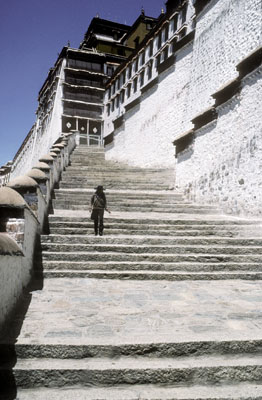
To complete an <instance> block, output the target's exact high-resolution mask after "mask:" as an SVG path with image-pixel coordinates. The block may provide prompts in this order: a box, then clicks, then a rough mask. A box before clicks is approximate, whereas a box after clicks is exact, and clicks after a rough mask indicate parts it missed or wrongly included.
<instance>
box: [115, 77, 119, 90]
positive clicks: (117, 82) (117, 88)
mask: <svg viewBox="0 0 262 400" xmlns="http://www.w3.org/2000/svg"><path fill="white" fill-rule="evenodd" d="M119 88H120V81H119V79H117V81H116V90H119Z"/></svg>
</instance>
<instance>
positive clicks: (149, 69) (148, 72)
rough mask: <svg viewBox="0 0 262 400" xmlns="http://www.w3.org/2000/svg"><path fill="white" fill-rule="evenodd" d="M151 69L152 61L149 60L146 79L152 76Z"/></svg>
mask: <svg viewBox="0 0 262 400" xmlns="http://www.w3.org/2000/svg"><path fill="white" fill-rule="evenodd" d="M152 70H153V63H152V62H150V63H149V64H148V67H147V79H148V80H149V79H151V78H152Z"/></svg>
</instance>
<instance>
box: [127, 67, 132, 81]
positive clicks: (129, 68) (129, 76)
mask: <svg viewBox="0 0 262 400" xmlns="http://www.w3.org/2000/svg"><path fill="white" fill-rule="evenodd" d="M131 76H132V66H131V65H129V67H128V79H130V78H131Z"/></svg>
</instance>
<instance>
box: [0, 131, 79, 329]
mask: <svg viewBox="0 0 262 400" xmlns="http://www.w3.org/2000/svg"><path fill="white" fill-rule="evenodd" d="M75 145H76V133H73V134H70V135H67V136H66V137H63V136H61V137H60V138H59V140H58V141H57V143H54V145H53V147H52V150H55V149H57V150H56V151H52V150H51V153H49V154H46V155H44V156H42V157H40V159H39V162H38V163H36V164H35V165H34V166H33V168H32V169H30V170H29V171H28V172H27V173H26V175H22V176H18V177H16V178H14V179H11V180H10V181H8V180H9V179H8V178H7V175H6V174H5V175H4V174H3V175H0V177H1V184H2V187H0V293H1V301H0V330H2V328H3V326H4V325H5V323H6V321H7V320H8V318H9V317H10V315H11V313H12V310H13V308H14V307H15V306H16V304H17V303H18V301H19V299H20V297H21V295H22V293H23V290H24V289H25V288H26V287H27V286H28V285H29V284H30V282H31V280H32V278H33V276H34V262H35V256H36V254H37V250H38V245H39V243H40V234H41V233H42V232H47V231H48V219H47V215H48V209H49V205H50V200H51V195H52V191H53V188H54V187H55V185H56V184H57V183H58V181H59V180H60V177H61V174H62V171H63V169H64V168H65V167H66V166H67V165H68V163H69V156H70V153H71V152H72V150H73V149H74V147H75ZM0 174H1V171H0ZM3 177H5V179H4V178H3Z"/></svg>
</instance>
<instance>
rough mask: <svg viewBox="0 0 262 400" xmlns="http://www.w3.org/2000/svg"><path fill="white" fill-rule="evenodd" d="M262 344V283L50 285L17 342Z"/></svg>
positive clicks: (65, 281) (37, 294)
mask: <svg viewBox="0 0 262 400" xmlns="http://www.w3.org/2000/svg"><path fill="white" fill-rule="evenodd" d="M247 338H248V339H249V340H250V339H260V338H262V282H261V281H255V282H254V281H251V282H245V281H241V280H232V281H222V282H220V281H214V282H209V281H194V282H191V281H189V282H187V281H185V282H166V281H153V282H151V281H149V282H148V281H143V282H140V281H114V280H100V281H99V282H98V281H97V280H96V279H59V278H58V279H47V280H46V281H45V284H44V290H43V291H37V292H33V298H32V302H31V304H30V308H29V311H28V313H27V315H26V318H25V321H24V324H23V327H22V330H21V333H20V336H19V338H18V344H19V343H31V344H33V343H34V344H35V343H55V344H64V343H67V344H68V343H69V344H70V343H72V344H104V343H106V344H119V343H143V342H145V343H150V342H167V341H168V342H184V341H198V340H218V341H220V340H236V339H241V340H245V339H247Z"/></svg>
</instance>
